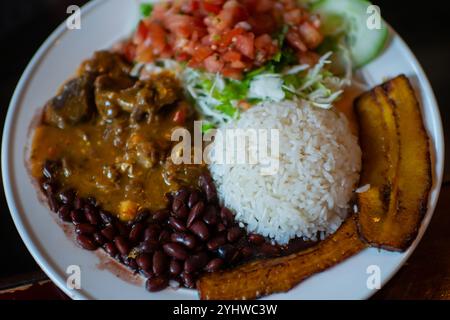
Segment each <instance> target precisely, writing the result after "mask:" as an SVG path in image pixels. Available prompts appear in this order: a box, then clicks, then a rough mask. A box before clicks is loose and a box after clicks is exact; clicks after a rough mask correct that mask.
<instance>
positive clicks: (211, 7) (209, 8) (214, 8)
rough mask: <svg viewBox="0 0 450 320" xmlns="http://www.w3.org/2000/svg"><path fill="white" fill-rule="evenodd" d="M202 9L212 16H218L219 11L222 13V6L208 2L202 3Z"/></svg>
mask: <svg viewBox="0 0 450 320" xmlns="http://www.w3.org/2000/svg"><path fill="white" fill-rule="evenodd" d="M202 6H203V9H204V10H205V11H206V12H209V13H212V14H219V13H220V11H222V6H221V5H216V4H213V3H211V2H209V1H203V3H202Z"/></svg>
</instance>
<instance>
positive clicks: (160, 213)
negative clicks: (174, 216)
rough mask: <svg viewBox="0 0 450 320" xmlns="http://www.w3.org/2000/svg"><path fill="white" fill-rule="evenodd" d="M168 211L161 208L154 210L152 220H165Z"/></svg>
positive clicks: (167, 216) (168, 213)
mask: <svg viewBox="0 0 450 320" xmlns="http://www.w3.org/2000/svg"><path fill="white" fill-rule="evenodd" d="M169 215H170V212H169V210H167V209H162V210H158V211H156V212H155V213H154V214H153V216H152V219H153V221H156V222H160V223H161V222H165V221H166V220H167V219H168V218H169Z"/></svg>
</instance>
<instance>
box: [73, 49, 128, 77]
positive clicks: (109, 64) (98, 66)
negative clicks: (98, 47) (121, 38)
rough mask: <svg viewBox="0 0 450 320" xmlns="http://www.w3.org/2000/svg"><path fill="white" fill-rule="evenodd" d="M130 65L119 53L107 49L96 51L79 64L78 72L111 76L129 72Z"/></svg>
mask: <svg viewBox="0 0 450 320" xmlns="http://www.w3.org/2000/svg"><path fill="white" fill-rule="evenodd" d="M130 71H131V65H130V64H128V63H127V62H126V61H125V60H124V59H123V58H122V57H121V55H119V54H117V53H114V52H109V51H97V52H95V53H94V55H93V56H92V58H91V59H89V60H86V61H85V62H83V64H82V65H81V66H80V69H79V70H78V72H79V73H80V74H86V73H88V74H92V75H95V76H98V75H102V74H109V75H111V76H113V77H117V76H122V75H124V74H125V75H126V74H129V73H130Z"/></svg>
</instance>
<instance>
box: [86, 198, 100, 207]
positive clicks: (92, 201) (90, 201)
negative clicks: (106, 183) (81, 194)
mask: <svg viewBox="0 0 450 320" xmlns="http://www.w3.org/2000/svg"><path fill="white" fill-rule="evenodd" d="M86 202H87V204H89V205H91V206H92V207H94V208H95V207H97V206H98V202H97V199H95V198H94V197H87V198H86Z"/></svg>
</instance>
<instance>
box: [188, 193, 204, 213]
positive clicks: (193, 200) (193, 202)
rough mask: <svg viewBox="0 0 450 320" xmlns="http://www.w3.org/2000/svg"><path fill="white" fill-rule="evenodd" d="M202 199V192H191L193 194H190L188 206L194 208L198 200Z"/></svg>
mask: <svg viewBox="0 0 450 320" xmlns="http://www.w3.org/2000/svg"><path fill="white" fill-rule="evenodd" d="M200 199H201V197H200V193H199V192H198V191H197V190H194V191H192V192H191V194H190V195H189V199H188V203H187V205H188V208H189V209H192V208H193V207H194V206H195V205H196V203H197V202H199V201H200Z"/></svg>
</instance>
